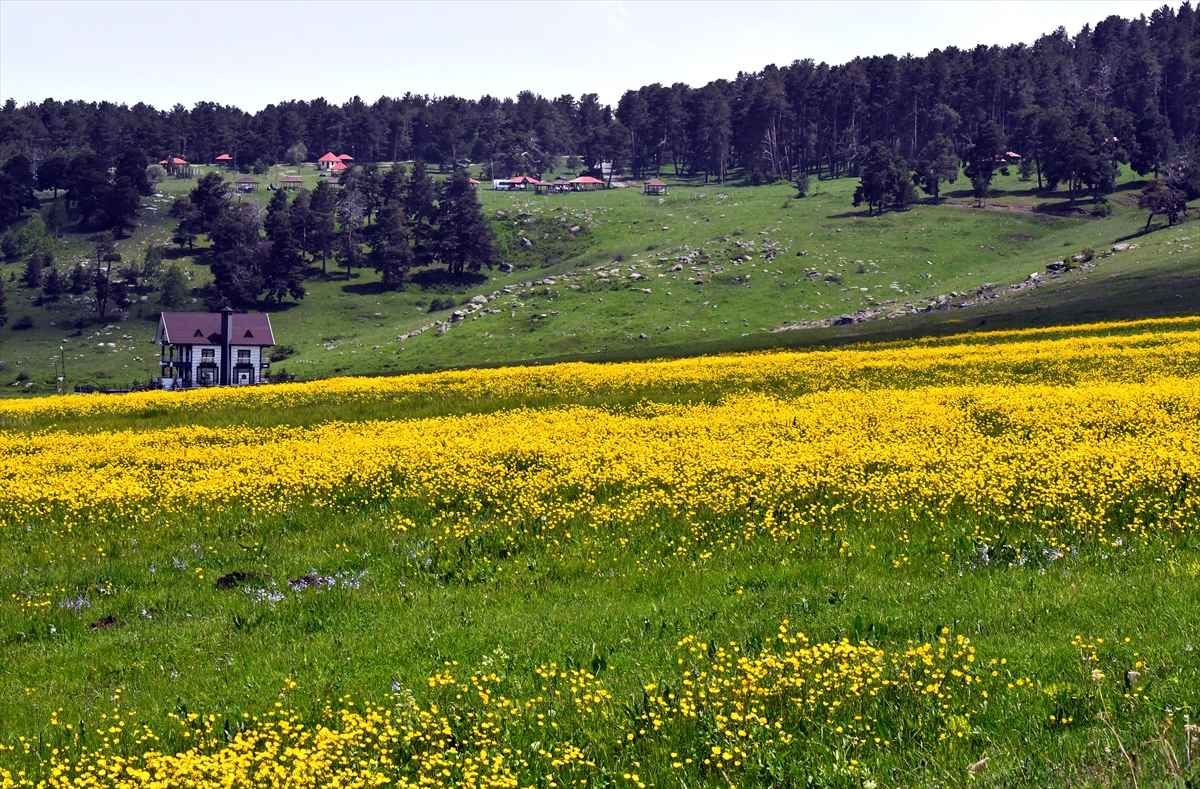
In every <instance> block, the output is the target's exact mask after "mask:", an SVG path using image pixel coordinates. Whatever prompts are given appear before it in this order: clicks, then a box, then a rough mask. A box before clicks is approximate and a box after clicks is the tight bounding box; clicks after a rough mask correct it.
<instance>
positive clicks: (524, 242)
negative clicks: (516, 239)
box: [521, 236, 533, 248]
mask: <svg viewBox="0 0 1200 789" xmlns="http://www.w3.org/2000/svg"><path fill="white" fill-rule="evenodd" d="M521 246H523V247H526V248H528V247H531V246H533V242H532V241H530V240H529V239H528V238H526V237H525V236H521Z"/></svg>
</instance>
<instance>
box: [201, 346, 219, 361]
mask: <svg viewBox="0 0 1200 789" xmlns="http://www.w3.org/2000/svg"><path fill="white" fill-rule="evenodd" d="M215 358H217V351H216V349H215V348H201V349H200V361H202V362H211V361H212V360H213V359H215Z"/></svg>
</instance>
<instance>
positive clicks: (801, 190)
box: [792, 173, 808, 197]
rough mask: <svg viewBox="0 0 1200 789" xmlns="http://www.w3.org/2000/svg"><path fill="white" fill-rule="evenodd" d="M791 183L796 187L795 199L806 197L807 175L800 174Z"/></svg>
mask: <svg viewBox="0 0 1200 789" xmlns="http://www.w3.org/2000/svg"><path fill="white" fill-rule="evenodd" d="M792 183H793V184H794V185H795V187H796V197H808V173H800V175H798V176H796V180H795V181H793V182H792Z"/></svg>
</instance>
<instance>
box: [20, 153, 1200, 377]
mask: <svg viewBox="0 0 1200 789" xmlns="http://www.w3.org/2000/svg"><path fill="white" fill-rule="evenodd" d="M294 172H299V173H301V174H302V175H303V177H304V178H306V181H311V182H312V183H314V184H315V182H316V181H317V179H318V176H317V174H316V171H315V170H314V169H313V168H311V167H301V168H280V173H281V174H287V173H294ZM258 178H259V179H260V180H263V181H264V183H265V182H266V177H265V176H258ZM855 183H856V181H855V180H854V179H839V180H835V181H825V182H818V183H815V184H814V187H815V188H814V189H813V192H812V194H811V196H810V197H808V198H805V199H802V200H800V199H794V198H793V195H794V190H792V189H791V188H790V187H788V186H786V185H775V186H763V187H740V186H732V185H731V186H725V187H721V186H718V185H716V184H710V185H708V186H704V185H696V186H692V185H686V184H685V183H684V182H683V181H682V179H680V181H679V182H677V183H673V184H672V187H671V193H670V194H669V195H667V196H666V197H665V198H663V202H662V203H661V204H660V203H659V198H655V197H646V196H643V195H641V194H640V193H638V192H637V191H636V190H634V189H614V190H609V191H605V192H591V193H577V194H570V195H556V196H550V197H535V196H533V195H531V194H525V193H503V192H493V191H490V190H486V189H485V190H483V191H481V193H480V195H481V199H482V201H483V204H484V207H485V209H486V210H487V212H488V215H489V217H491V218H492V220H493V225H494V227H495V229H496V231H497V236H498V240H499V243H500V244H501V248H502V257H503V258H504V259H506V260H509V261H510V262H512V263H513V264H514V265H516V266H517V267H518V268H517V270H516V271H515V272H514V273H512V274H507V275H506V274H502V273H500V272H499V271H493V272H490V273H488V272H485V273H486V281H479V282H477V283H475V284H473V285H469V286H460V287H450V286H447V285H445V284H444V283H441V282H440V281H439V280H437V279H436V278H423V277H419V276H418V277H417V278H416V279H418V280H419V281H418V282H413V283H410V284H409V285H407V286H406V288H405V289H404V290H402V291H398V292H393V291H383V290H382V289H381V288H380V287H379V285H378V278H377V277H376V275H375V274H374V272H372V271H370V270H363V271H358V270H356V271H354V272H352V273H351V275H350V278H349V279H348V280H347V279H346V272H345V271H344V270H337V269H336V268H334V267H332V266H331V268H330V271H331V273H330V274H329V275H328V276H320V275H319V274H314V276H313V277H311V278H310V279H309V280H308V282H307V283H306V287H308V289H309V295H308V297H307V298H305V299H304V300H303V301H302V302H301V303H299V304H291V303H287V304H284V305H283V306H281V307H278V306H266V305H264V309H265V310H267V311H268V312H271V313H272V323H273V325H274V327H275V333H276V338H277V341H278V342H279V343H280V344H281V345H286V346H289V347H291V348H293V349H294V351H295V352H294V354H293V355H292V356H291V357H290V358H288V359H286V360H283V361H279V362H276V364H275V365H274V367H275V369H276V371H278V370H279V369H281V368H282V369H286V370H287V372H289V373H291V374H293V375H295V376H297V377H298V378H300V379H312V378H319V377H326V376H330V375H339V374H344V375H360V374H367V375H378V374H394V373H402V372H408V371H415V370H422V371H425V370H431V369H442V368H449V367H464V366H479V365H501V364H514V363H518V364H519V363H528V362H531V361H552V360H563V359H594V360H619V359H632V358H651V357H659V356H687V355H693V354H697V353H713V352H724V351H736V350H746V349H754V348H768V347H780V346H793V347H800V346H807V345H816V344H825V343H830V342H839V341H845V340H847V339H850V340H861V339H876V338H886V337H910V336H918V335H922V334H927V333H934V334H937V333H944V332H948V331H956V330H961V329H964V328H976V327H978V326H979V325H981V324H980V322H981V321H986V322H987V324H986V325H988V326H1001V327H1007V326H1011V327H1018V326H1026V325H1051V324H1053V323H1062V324H1069V323H1072V322H1077V321H1080V320H1093V319H1096V318H1098V317H1128V318H1132V317H1144V316H1149V315H1157V314H1188V313H1194V312H1195V311H1196V310H1197V309H1200V283H1198V280H1197V275H1196V265H1195V258H1196V255H1195V253H1194V246H1193V247H1191V248H1190V249H1186V248H1184V247H1183V244H1184V243H1192V244H1193V245H1194V243H1195V242H1194V241H1192V242H1179V241H1177V239H1180V238H1183V237H1187V238H1192V239H1194V238H1195V236H1196V235H1197V234H1198V232H1200V231H1198V229H1197V223H1196V222H1195V221H1189V222H1186V223H1185V224H1183V225H1180V226H1177V227H1175V228H1171V229H1165V228H1162V227H1161V224H1160V225H1159V226H1158V227H1159V228H1160V229H1158V230H1156V231H1155V232H1152V233H1151V234H1149V235H1147V236H1144V237H1142V236H1137V233H1138V231H1139V230H1140V228H1141V226H1142V225H1143V224H1144V214H1141V213H1140V212H1138V211H1137V210H1136V207H1135V206H1134V205H1133V193H1134V191H1135V190H1136V187H1137V185H1138V183H1139V182H1138V181H1136V179H1135V177H1134V176H1132V175H1131V174H1129V173H1125V174H1124V176H1123V177H1122V179H1121V183H1120V188H1119V190H1118V192H1117V194H1116V195H1114V197H1113V204H1114V206H1115V207H1116V213H1115V214H1114V216H1112V217H1109V218H1105V219H1094V218H1091V217H1087V216H1080V215H1077V213H1070V212H1069V211H1065V210H1064V208H1065V207H1064V205H1063V203H1065V197H1062V196H1061V195H1059V196H1054V197H1052V198H1051V199H1049V200H1047V199H1045V196H1044V195H1037V194H1034V192H1033V191H1032V190H1031V188H1030V186H1029V184H1027V183H1022V182H1019V181H1018V180H1017V179H1016V176H1009V177H998V179H997V183H996V189H995V191H994V197H992V198H989V200H988V204H989V206H991V205H995V206H1004V207H1005V209H1008V208H1017V209H1021V210H993V209H985V210H979V209H974V208H971V207H970V203H971V202H973V201H972V200H971V199H970V198H969V195H968V194H967V193H966V192H964V191H963V190H962V189H961V188H960V189H952V190H951V191H950V192H949V194H948V195H947V199H946V200H945V202H943V204H942V205H939V206H932V205H918V206H915V207H913V208H912V209H910V210H908V211H904V212H896V213H888V214H885V215H884V216H882V217H866V216H865V215H863V213H862V212H861V210H856V209H853V208H852V207H851V206H850V202H851V195H852V192H853V189H854V186H855ZM191 184H192V182H191V181H182V180H167V181H165V182H163V183H162V184H161V185H160V186H161V192H160V194H162V195H164V197H162V198H157V197H156V198H149V199H147V201H146V202H147V205H148V206H154V207H156V208H157V211H149V210H148V211H146V212H144V217H143V222H144V227H142V228H139V230H138V231H137V232H136V233H135V234H134V235H133V236H132V237H131V238H130V239H128V240H126V241H124V242H122V243H121V245H120V250H121V251H122V253H123V254H124V255H126V257H127V258H137V259H140V257H141V256H142V255H143V254H144V250H145V247H146V246H147V245H148V244H149V243H160V244H168V245H169V236H170V229H171V227H172V225H173V223H172V222H171V221H170V220H169V219H167V218H165V216H164V215H165V212H166V209H167V207H168V205H169V200H170V198H171V197H172V196H173V195H175V194H181V193H184V192H186V191H187V189H188V188H190V186H191ZM722 194H724V195H725V197H724V199H719V195H722ZM266 196H267V193H266V192H265V191H260V192H257V193H250V194H248V195H245V196H244V197H245V199H257V200H261V201H265V199H266ZM1087 207H1088V201H1081V202H1080V211H1079V212H1078V213H1082V209H1086V208H1087ZM1035 208H1037V209H1038V210H1037V211H1034V210H1032V209H1035ZM1025 209H1030V210H1025ZM1043 209H1045V210H1043ZM498 212H503V216H500V215H499V213H498ZM576 227H578V228H579V230H577V231H575V232H571V229H572V228H576ZM664 227H666V228H668V229H667V230H664V229H663V228H664ZM521 232H524V233H525V234H526V235H527V236H529V237H530V238H531V240H532V241H533V244H534V245H533V247H525V246H523V245H522V244H521V243H520V241H519V240H518V239H519V237H520V236H519V234H520V233H521ZM546 236H548V237H546ZM723 239H724V240H723ZM1123 239H1127V240H1129V241H1131V242H1132V243H1136V244H1139V248H1138V249H1136V250H1132V251H1129V252H1125V253H1121V254H1119V255H1115V256H1113V257H1110V258H1102V259H1100V260H1098V262H1097V266H1096V268H1095V270H1094V271H1092V272H1090V273H1086V274H1077V273H1072V274H1067V275H1064V276H1063V277H1061V278H1060V279H1058V280H1055V281H1052V282H1050V283H1049V284H1047V285H1045V286H1043V287H1042V288H1039V289H1037V290H1036V291H1032V292H1030V291H1021V292H1020V293H1014V294H1011V295H1009V296H1005V297H1004V298H1002V299H999V300H997V301H995V302H989V303H987V304H985V305H978V306H972V307H968V308H965V309H962V310H958V309H953V310H951V311H950V312H945V311H939V312H934V313H929V314H918V315H903V316H899V317H893V318H886V319H878V320H871V321H867V322H865V323H855V324H852V325H849V326H840V327H832V328H823V327H818V328H807V329H804V330H799V331H789V332H778V333H777V332H774V330H775V329H777V328H779V327H783V326H787V325H789V324H793V323H796V322H800V321H805V320H819V319H823V318H829V317H832V316H837V315H842V314H847V313H854V312H855V311H857V310H861V309H883V310H885V311H886V312H899V311H902V308H903V307H904V305H905V304H913V305H916V307H918V308H920V307H921V306H923V305H924V304H925V303H927V300H928V299H930V298H933V297H936V296H938V295H949V294H951V293H957V294H964V295H960V296H959V297H958V298H957V299H956V301H957V302H959V303H961V302H962V301H964V300H967V296H968V295H970V294H974V292H975V291H976V290H977V289H978V288H979V287H981V286H982V285H984V284H985V283H992V284H995V285H997V286H1000V287H1001V288H1003V287H1005V286H1008V285H1011V284H1014V283H1018V282H1021V281H1023V280H1025V279H1026V278H1027V277H1028V276H1029V274H1031V273H1033V272H1040V273H1043V274H1044V273H1045V266H1046V264H1047V263H1049V262H1053V261H1057V260H1061V259H1062V258H1063V257H1064V255H1067V254H1072V253H1075V252H1078V251H1080V250H1081V249H1083V248H1084V247H1092V248H1094V249H1096V250H1097V251H1103V250H1105V249H1107V248H1108V247H1109V246H1111V244H1113V243H1114V242H1116V241H1119V240H1123ZM739 244H743V245H746V244H753V245H754V246H753V248H752V249H751V248H749V247H746V248H742V247H739V246H738V245H739ZM764 245H768V246H769V247H770V248H771V249H772V250H774V252H775V256H774V258H773V259H772V260H770V261H769V262H768V261H767V260H765V259H764V250H763V247H764ZM801 251H803V252H805V253H806V254H805V256H804V257H797V256H796V253H797V252H801ZM89 252H90V243H89V242H88V241H87V240H86V239H85V238H83V237H81V236H79V235H76V234H69V235H68V236H67V238H66V240H65V241H64V243H63V245H62V248H61V249H60V250H59V252H58V253H57V258H58V260H59V261H60V263H61V262H71V261H74V260H76V259H78V258H81V257H84V256H86V255H87V254H88V253H89ZM691 253H696V257H694V258H692V259H691V260H689V262H688V263H687V264H685V265H684V268H683V270H682V271H678V272H673V271H670V269H671V268H672V267H673V266H674V265H675V264H676V263H677V262H678V260H679V259H680V258H684V257H686V256H687V255H688V254H691ZM738 255H750V256H751V257H752V259H751V260H741V261H734V260H733V259H732V258H734V257H736V256H738ZM170 257H171V258H172V259H176V260H178V261H179V262H180V263H182V264H183V265H184V267H185V270H186V271H187V272H188V276H189V282H190V283H191V284H192V285H193V286H198V285H202V284H204V283H205V282H207V281H208V279H209V275H208V271H207V266H205V265H203V263H201V262H197V260H203V258H193V257H192V256H189V255H186V254H181V251H180V250H173V251H172V252H171V255H170ZM859 261H861V264H860V262H859ZM599 266H603V267H605V270H606V271H610V272H611V271H612V270H614V269H616V270H618V273H617V274H616V275H612V276H608V277H606V278H605V279H606V280H607V281H602V280H601V278H600V277H599V276H597V274H598V271H597V267H599ZM634 267H636V268H634ZM693 267H695V268H696V270H693ZM814 269H815V270H816V271H817V275H816V279H806V278H805V275H806V274H807V273H808V272H810V271H812V270H814ZM19 270H20V266H17V265H13V264H7V265H4V266H3V267H2V268H0V271H3V272H4V273H5V276H6V279H8V280H9V282H8V289H9V294H10V308H9V312H10V323H9V326H8V327H5V328H4V329H3V330H0V359H2V360H3V361H4V362H5V370H4V371H2V372H0V391H3V392H4V393H5V394H16V393H22V394H45V393H47V392H53V391H54V386H53V374H54V368H53V366H52V364H51V356H52V355H59V353H60V352H59V351H58V348H59V346H63V347H64V348H66V349H67V350H66V351H64V352H62V355H65V356H66V365H67V383H68V385H74V384H80V383H90V384H96V383H99V384H105V383H107V384H110V385H121V384H128V383H129V382H131V381H133V380H134V379H139V380H143V381H144V380H146V379H147V378H149V377H150V376H152V375H156V374H157V373H158V366H157V355H156V350H157V349H156V348H155V347H154V346H153V345H152V339H153V335H154V331H155V327H156V321H157V316H158V312H159V310H160V309H161V307H160V306H159V305H158V304H157V297H156V296H155V295H151V296H149V298H148V300H147V301H146V302H145V303H140V302H139V303H136V304H135V306H134V307H133V308H132V309H131V312H130V317H129V319H128V320H127V321H126V322H123V323H116V322H112V321H110V322H108V323H105V324H98V323H96V322H95V320H94V316H88V315H85V314H81V312H80V310H79V308H77V307H75V306H73V305H71V303H70V302H69V300H67V299H65V298H64V299H63V300H62V301H60V302H59V303H58V304H49V305H46V306H44V307H36V306H34V305H33V304H32V303H31V297H32V295H33V294H30V293H29V292H28V291H25V290H24V289H22V288H21V287H20V285H19V282H15V281H13V278H14V277H17V276H18V275H19ZM860 271H861V273H859V272H860ZM635 272H636V273H639V274H641V275H643V276H645V277H646V279H644V280H636V281H634V280H630V279H629V275H630V274H631V273H635ZM827 274H829V275H833V276H835V277H836V278H837V279H840V282H839V281H837V279H834V278H833V277H832V276H831V278H830V279H828V280H827V279H826V275H827ZM1114 275H1115V276H1114ZM547 276H550V277H553V278H554V279H555V284H554V285H553V286H551V287H550V288H549V290H548V291H547V289H546V287H545V286H539V287H522V283H530V282H536V281H539V280H543V279H544V278H545V277H547ZM697 280H700V281H702V282H703V283H704V284H696V281H697ZM893 283H894V287H893ZM506 286H510V287H512V288H514V290H513V291H512V292H511V293H509V294H504V295H502V297H501V298H500V299H499V300H498V301H497V302H492V303H491V304H489V305H488V306H489V308H492V309H497V310H499V312H498V313H497V314H488V315H485V316H479V315H476V316H472V317H471V318H468V319H467V320H466V321H463V322H461V323H457V324H455V325H454V326H453V327H452V328H451V329H450V330H449V331H448V332H446V333H444V334H442V333H439V332H438V331H436V330H433V331H428V332H426V333H424V334H422V335H419V336H418V337H415V338H412V339H410V340H408V341H405V342H397V341H396V339H397V337H398V336H400V335H401V334H404V333H408V332H410V331H412V330H413V329H415V328H418V327H421V326H424V325H428V324H430V323H431V322H433V321H441V320H446V319H447V318H448V317H449V314H450V311H449V310H444V311H439V312H434V313H430V312H429V307H430V304H431V303H432V301H433V300H434V299H435V298H436V299H441V298H447V297H450V298H453V299H455V300H457V301H458V302H459V303H462V302H465V301H466V300H467V299H468V298H469V297H470V296H472V295H476V294H490V293H492V292H495V291H498V290H499V291H503V289H504V288H505V287H506ZM642 289H649V290H650V291H651V292H650V293H645V292H643V290H642ZM188 308H189V309H202V308H203V304H202V303H201V302H200V301H199V300H197V301H194V302H192V303H191V304H189V305H188ZM26 314H29V315H31V316H33V318H34V321H35V327H34V328H32V329H29V330H26V331H23V332H22V331H14V330H13V329H12V324H13V323H15V322H16V320H17V319H18V318H20V317H21V316H23V315H26ZM543 315H544V316H545V317H543ZM81 319H82V322H83V323H85V324H86V326H85V328H84V329H82V330H77V329H76V321H78V320H81ZM957 321H961V323H957ZM51 324H53V325H51ZM80 331H81V332H82V333H80ZM97 332H98V333H99V334H98V335H97ZM642 335H645V336H644V337H643V336H642ZM100 343H105V345H103V346H101V345H100ZM107 343H113V345H114V347H113V348H109V347H107ZM21 372H24V373H25V374H26V375H27V376H28V379H27V380H23V381H21V382H20V383H19V385H18V386H15V387H14V386H12V385H11V384H13V383H15V382H16V377H17V375H18V374H19V373H21ZM6 379H7V380H6Z"/></svg>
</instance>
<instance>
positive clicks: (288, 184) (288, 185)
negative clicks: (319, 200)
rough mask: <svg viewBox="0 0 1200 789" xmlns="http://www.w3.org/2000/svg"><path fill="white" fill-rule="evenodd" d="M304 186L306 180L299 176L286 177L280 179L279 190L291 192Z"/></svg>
mask: <svg viewBox="0 0 1200 789" xmlns="http://www.w3.org/2000/svg"><path fill="white" fill-rule="evenodd" d="M302 186H304V179H303V178H301V177H300V176H298V175H285V176H283V177H282V178H280V179H279V188H280V189H286V190H288V191H291V190H293V189H299V188H300V187H302Z"/></svg>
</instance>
